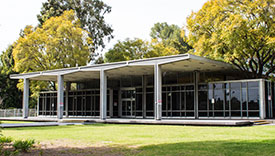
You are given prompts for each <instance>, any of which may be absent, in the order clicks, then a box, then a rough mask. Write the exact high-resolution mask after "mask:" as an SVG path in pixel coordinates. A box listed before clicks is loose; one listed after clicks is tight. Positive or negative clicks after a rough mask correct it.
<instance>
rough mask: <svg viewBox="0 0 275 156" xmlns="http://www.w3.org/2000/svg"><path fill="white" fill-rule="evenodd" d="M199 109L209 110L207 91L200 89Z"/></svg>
mask: <svg viewBox="0 0 275 156" xmlns="http://www.w3.org/2000/svg"><path fill="white" fill-rule="evenodd" d="M199 110H207V91H199Z"/></svg>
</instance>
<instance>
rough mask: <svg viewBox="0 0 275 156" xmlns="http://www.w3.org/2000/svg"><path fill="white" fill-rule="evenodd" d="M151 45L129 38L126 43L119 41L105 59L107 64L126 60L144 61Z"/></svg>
mask: <svg viewBox="0 0 275 156" xmlns="http://www.w3.org/2000/svg"><path fill="white" fill-rule="evenodd" d="M148 50H149V45H148V43H147V42H145V41H143V40H141V39H138V38H136V39H133V40H130V39H129V38H128V39H126V40H125V41H118V43H116V44H115V45H114V47H113V48H111V49H110V50H109V51H108V52H107V53H106V54H105V59H106V61H107V62H117V61H126V60H135V59H142V58H144V55H145V54H146V53H147V52H148Z"/></svg>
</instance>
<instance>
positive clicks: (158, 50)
mask: <svg viewBox="0 0 275 156" xmlns="http://www.w3.org/2000/svg"><path fill="white" fill-rule="evenodd" d="M178 54H180V52H179V51H178V50H177V49H176V48H174V47H172V46H167V45H165V44H164V43H162V42H158V41H157V40H156V39H152V41H151V43H150V50H149V51H148V52H147V53H146V54H145V55H144V57H145V58H151V57H160V56H169V55H178Z"/></svg>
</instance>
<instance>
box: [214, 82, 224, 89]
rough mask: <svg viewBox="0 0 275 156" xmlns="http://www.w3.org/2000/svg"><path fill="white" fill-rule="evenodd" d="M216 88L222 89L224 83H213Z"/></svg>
mask: <svg viewBox="0 0 275 156" xmlns="http://www.w3.org/2000/svg"><path fill="white" fill-rule="evenodd" d="M213 86H214V89H222V88H223V83H215V84H213Z"/></svg>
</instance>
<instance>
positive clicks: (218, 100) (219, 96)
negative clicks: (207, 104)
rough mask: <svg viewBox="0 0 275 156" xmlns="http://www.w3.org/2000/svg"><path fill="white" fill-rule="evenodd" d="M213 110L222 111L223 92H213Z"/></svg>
mask: <svg viewBox="0 0 275 156" xmlns="http://www.w3.org/2000/svg"><path fill="white" fill-rule="evenodd" d="M214 99H215V104H214V108H215V110H223V103H224V90H214Z"/></svg>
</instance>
